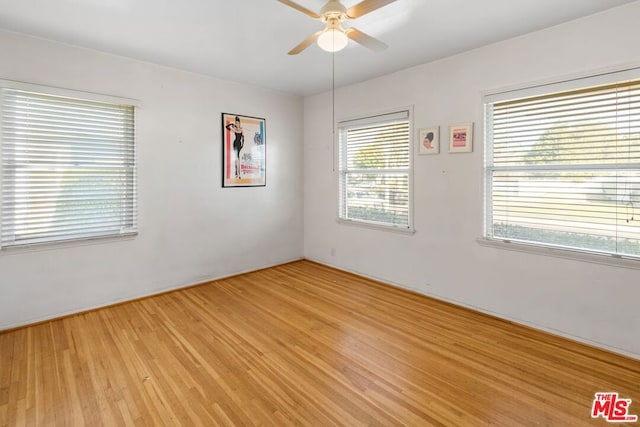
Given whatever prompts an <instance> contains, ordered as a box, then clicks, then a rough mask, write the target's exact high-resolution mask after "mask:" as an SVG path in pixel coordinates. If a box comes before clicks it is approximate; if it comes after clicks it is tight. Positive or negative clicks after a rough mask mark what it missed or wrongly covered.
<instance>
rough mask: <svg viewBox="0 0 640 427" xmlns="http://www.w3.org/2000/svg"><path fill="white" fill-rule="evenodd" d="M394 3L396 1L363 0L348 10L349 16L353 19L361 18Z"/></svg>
mask: <svg viewBox="0 0 640 427" xmlns="http://www.w3.org/2000/svg"><path fill="white" fill-rule="evenodd" d="M394 1H396V0H363V1H361V2H360V3H358V4H356V5H355V6H353V7H351V8H350V9H349V10H347V16H348V17H349V18H351V19H355V18H360V17H361V16H362V15H366V14H367V13H369V12H373V11H374V10H376V9H380V8H381V7H383V6H386V5H388V4H389V3H393V2H394Z"/></svg>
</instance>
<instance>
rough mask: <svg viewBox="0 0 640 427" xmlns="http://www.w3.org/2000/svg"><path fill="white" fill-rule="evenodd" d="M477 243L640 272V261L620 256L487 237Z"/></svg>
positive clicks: (481, 238) (479, 239) (477, 240)
mask: <svg viewBox="0 0 640 427" xmlns="http://www.w3.org/2000/svg"><path fill="white" fill-rule="evenodd" d="M476 242H478V244H479V245H480V246H485V247H490V248H495V249H504V250H513V251H518V252H525V253H529V254H535V255H543V256H551V257H555V258H564V259H569V260H573V261H582V262H587V263H591V264H603V265H610V266H614V267H623V268H632V269H637V270H640V259H637V258H631V257H624V256H618V255H609V254H599V253H595V252H582V251H579V250H572V249H561V248H556V247H550V246H542V245H534V244H527V243H522V242H511V241H506V240H497V239H489V238H486V237H480V238H478V239H476Z"/></svg>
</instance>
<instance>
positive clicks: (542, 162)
mask: <svg viewBox="0 0 640 427" xmlns="http://www.w3.org/2000/svg"><path fill="white" fill-rule="evenodd" d="M487 129H489V132H488V134H489V135H490V140H489V141H488V143H489V144H491V146H490V147H488V153H490V157H489V158H488V159H487V174H488V178H489V191H488V197H489V199H488V203H487V206H488V207H489V210H488V212H487V220H488V221H487V232H488V237H491V238H497V239H504V240H510V241H521V242H527V243H533V244H542V245H549V246H559V247H565V248H571V249H578V250H584V251H590V252H601V253H608V254H613V255H620V256H631V257H640V81H639V80H634V81H625V82H620V83H616V84H608V85H601V86H596V87H589V88H585V89H577V90H571V91H566V92H560V93H553V94H545V95H542V96H535V97H529V98H524V99H516V100H511V101H502V102H495V103H491V104H489V105H487Z"/></svg>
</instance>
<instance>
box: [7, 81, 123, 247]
mask: <svg viewBox="0 0 640 427" xmlns="http://www.w3.org/2000/svg"><path fill="white" fill-rule="evenodd" d="M1 97H2V104H1V107H2V139H1V143H2V151H1V154H2V191H1V197H2V203H1V210H0V213H1V218H2V221H1V226H2V233H1V241H0V243H1V246H2V247H9V246H16V245H27V244H35V243H44V242H52V241H63V240H73V239H83V238H92V237H101V236H115V235H122V234H132V233H135V231H136V178H135V147H134V107H133V106H129V105H113V104H109V103H104V102H95V101H87V100H80V99H74V98H66V97H60V96H54V95H47V94H42V93H35V92H29V91H23V90H16V89H8V88H5V89H2V92H1Z"/></svg>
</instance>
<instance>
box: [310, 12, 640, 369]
mask: <svg viewBox="0 0 640 427" xmlns="http://www.w3.org/2000/svg"><path fill="white" fill-rule="evenodd" d="M639 18H640V2H635V3H632V4H630V5H628V6H623V7H620V8H617V9H613V10H610V11H608V12H605V13H602V14H598V15H594V16H591V17H587V18H584V19H581V20H577V21H573V22H570V23H567V24H563V25H560V26H557V27H554V28H550V29H546V30H543V31H540V32H537V33H533V34H529V35H526V36H523V37H519V38H516V39H512V40H508V41H505V42H502V43H498V44H495V45H491V46H487V47H484V48H480V49H477V50H474V51H471V52H467V53H464V54H461V55H457V56H454V57H450V58H446V59H443V60H440V61H437V62H433V63H429V64H425V65H422V66H418V67H414V68H412V69H409V70H405V71H402V72H398V73H395V74H392V75H388V76H385V77H382V78H378V79H375V80H371V81H367V82H364V83H361V84H356V85H353V86H349V87H346V88H342V89H340V90H338V91H337V93H336V118H337V119H340V118H346V117H353V116H356V115H359V114H364V113H367V112H377V111H381V110H386V109H389V108H393V107H398V106H405V105H414V113H415V116H414V118H415V120H414V124H415V126H416V127H424V126H428V125H440V131H441V135H442V136H441V154H439V155H437V156H415V158H414V160H415V170H414V179H415V228H416V230H417V232H416V233H415V235H413V236H408V235H403V234H396V233H392V232H385V231H378V230H372V229H366V228H361V227H356V226H352V225H343V224H338V223H336V213H337V175H336V174H335V173H334V172H332V152H333V150H332V135H331V123H332V116H331V97H330V94H321V95H317V96H312V97H308V98H306V99H305V115H304V135H305V170H304V174H305V175H304V177H305V186H304V195H305V197H304V207H305V221H304V237H305V256H306V257H308V258H310V259H313V260H317V261H319V262H323V263H326V264H330V265H333V266H336V267H339V268H343V269H346V270H350V271H353V272H357V273H361V274H364V275H367V276H370V277H374V278H379V279H381V280H383V281H386V282H391V283H395V284H397V285H399V286H403V287H406V288H411V289H414V290H417V291H418V292H422V293H424V294H429V295H434V296H436V297H438V298H441V299H445V300H449V301H455V302H458V303H460V304H462V305H466V306H471V307H475V308H478V309H480V310H483V311H486V312H490V313H494V314H496V315H498V316H500V317H503V318H508V319H512V320H516V321H518V322H521V323H525V324H529V325H533V326H536V327H538V328H542V329H545V330H550V331H554V332H555V333H558V334H561V335H565V336H570V337H574V338H576V339H579V340H582V341H586V342H591V343H595V344H597V345H599V346H602V347H605V348H609V349H612V350H615V351H618V352H621V353H626V354H629V355H632V356H635V357H638V358H640V310H639V309H638V302H639V301H640V270H638V269H628V268H621V267H614V266H606V265H600V264H590V263H587V262H581V261H575V260H567V259H561V258H553V257H549V256H542V255H534V254H527V253H521V252H513V251H507V250H502V249H495V248H490V247H483V246H480V245H479V244H478V243H477V242H476V238H478V237H480V236H481V235H482V212H483V188H482V176H483V175H482V168H483V135H482V132H483V123H482V121H483V111H482V108H483V107H482V95H481V92H482V91H486V90H491V89H495V88H501V87H507V86H513V85H523V84H524V85H526V84H527V83H531V82H538V81H541V80H545V79H558V78H561V77H563V76H567V75H573V74H576V73H583V72H589V71H595V70H600V69H603V68H608V67H615V66H618V65H621V64H628V63H630V62H635V63H636V64H638V65H640V49H638V40H640V26H639V25H638V19H639ZM336 73H340V59H339V55H338V56H337V58H336ZM470 121H473V122H474V123H475V132H476V133H475V139H474V142H475V149H474V152H473V153H472V154H448V153H447V146H446V140H447V139H446V135H447V132H448V125H449V124H452V123H459V122H470ZM332 249H335V255H332Z"/></svg>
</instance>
